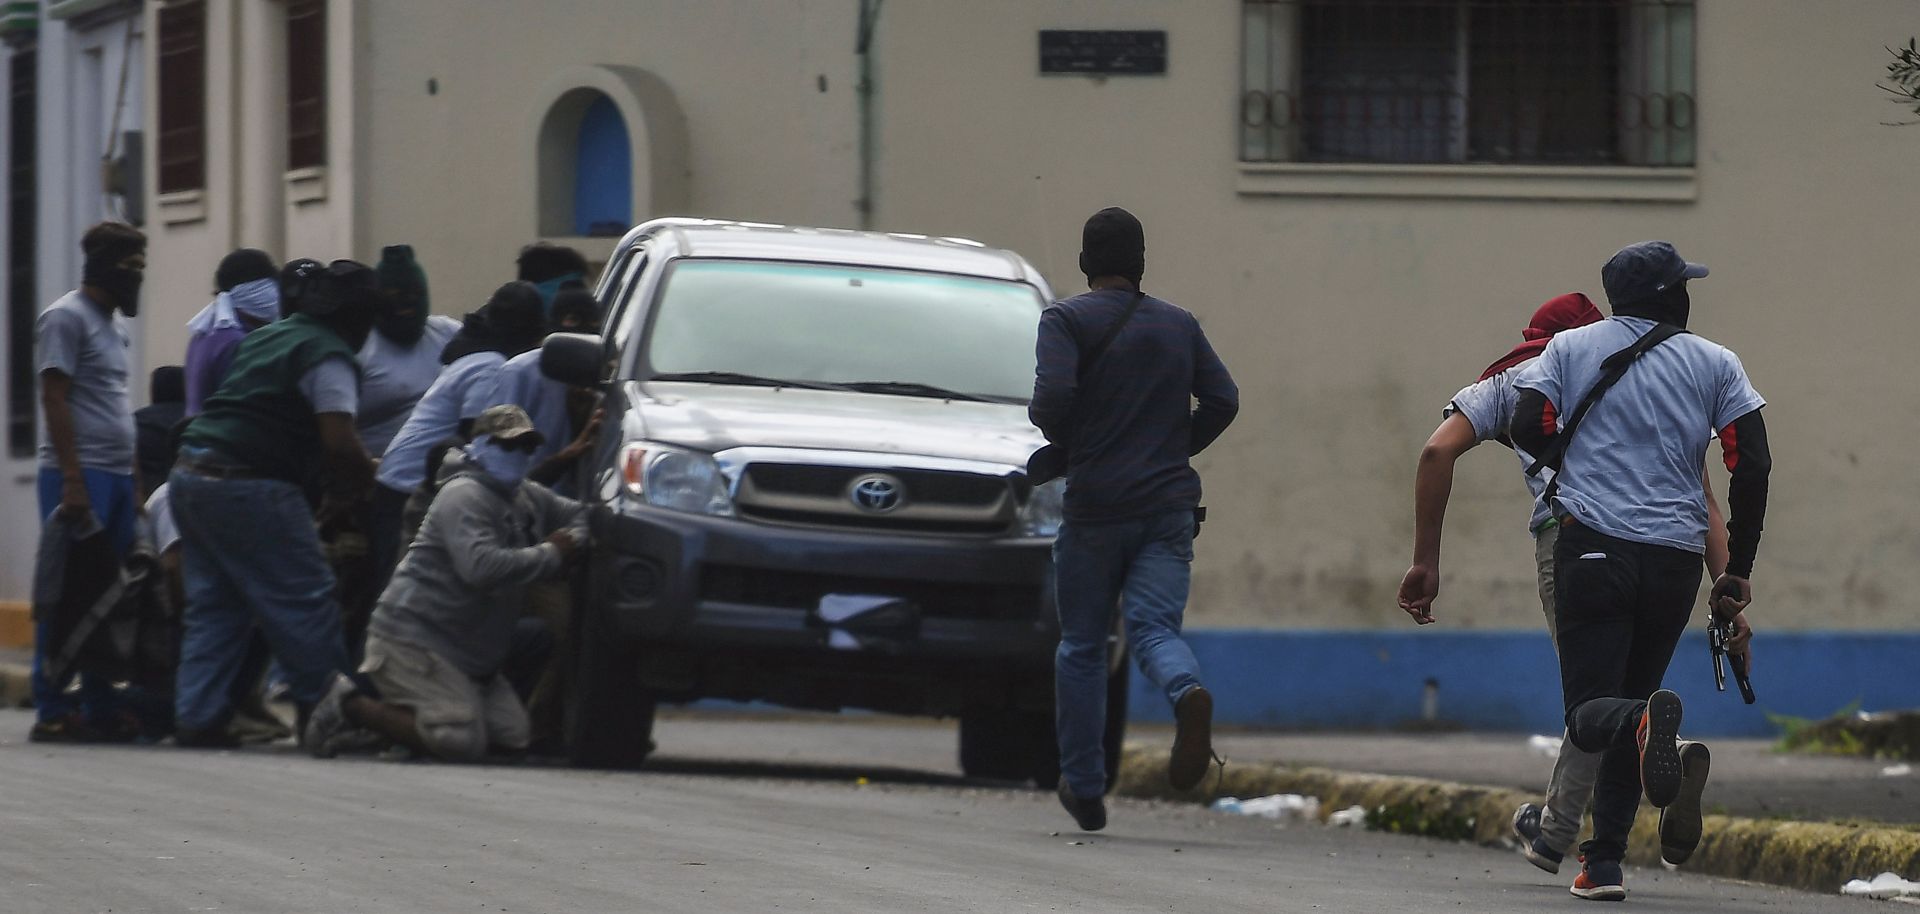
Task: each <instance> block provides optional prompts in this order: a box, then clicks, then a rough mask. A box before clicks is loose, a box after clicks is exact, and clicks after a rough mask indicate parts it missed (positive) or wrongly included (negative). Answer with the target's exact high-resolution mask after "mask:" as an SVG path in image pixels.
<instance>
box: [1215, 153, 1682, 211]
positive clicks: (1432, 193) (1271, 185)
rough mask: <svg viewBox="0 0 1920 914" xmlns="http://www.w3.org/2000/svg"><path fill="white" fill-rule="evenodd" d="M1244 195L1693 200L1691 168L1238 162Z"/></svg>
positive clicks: (1647, 201) (1239, 183)
mask: <svg viewBox="0 0 1920 914" xmlns="http://www.w3.org/2000/svg"><path fill="white" fill-rule="evenodd" d="M1234 189H1235V190H1236V191H1238V192H1239V193H1240V194H1242V195H1245V196H1282V197H1412V198H1428V199H1451V200H1475V199H1478V200H1612V201H1626V202H1644V203H1692V202H1694V201H1695V200H1696V199H1698V197H1699V184H1698V181H1697V180H1696V177H1695V174H1694V170H1693V169H1692V168H1633V167H1621V166H1595V167H1581V166H1554V165H1359V164H1354V165H1348V164H1319V163H1313V164H1308V163H1293V162H1282V163H1264V162H1242V163H1240V175H1239V180H1238V181H1237V183H1236V185H1235V188H1234Z"/></svg>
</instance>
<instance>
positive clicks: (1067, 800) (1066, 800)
mask: <svg viewBox="0 0 1920 914" xmlns="http://www.w3.org/2000/svg"><path fill="white" fill-rule="evenodd" d="M1056 792H1057V793H1058V794H1059V795H1060V805H1061V806H1062V807H1065V808H1066V810H1067V814H1068V815H1071V816H1073V821H1074V822H1076V823H1078V824H1079V826H1080V830H1081V831H1099V830H1100V829H1103V828H1106V827H1107V801H1106V800H1105V799H1104V798H1102V797H1090V798H1082V797H1076V796H1074V795H1073V788H1071V787H1068V786H1067V779H1066V778H1061V779H1060V789H1059V790H1058V791H1056Z"/></svg>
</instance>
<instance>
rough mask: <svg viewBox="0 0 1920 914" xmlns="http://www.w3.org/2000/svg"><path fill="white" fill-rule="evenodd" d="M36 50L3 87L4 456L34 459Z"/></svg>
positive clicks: (17, 62) (23, 55)
mask: <svg viewBox="0 0 1920 914" xmlns="http://www.w3.org/2000/svg"><path fill="white" fill-rule="evenodd" d="M39 57H40V55H39V52H38V51H36V50H33V49H22V50H17V51H14V52H13V59H12V60H11V61H9V62H8V79H9V82H8V84H7V147H8V149H7V152H8V155H7V172H8V173H7V280H6V289H7V452H8V454H10V455H11V456H14V457H30V456H32V455H33V452H34V449H35V446H36V441H35V435H34V431H35V429H36V428H37V426H36V424H35V423H36V420H37V417H38V414H39V412H40V404H39V402H38V400H36V399H35V396H34V383H33V375H34V371H33V321H34V318H35V317H36V316H38V315H39V313H40V300H39V297H38V296H39V292H38V291H37V290H36V289H35V288H34V285H35V282H36V279H37V278H38V276H39V273H38V271H37V270H36V269H35V261H36V260H37V259H38V256H39V248H38V242H39V237H40V234H39V228H38V227H37V226H35V225H34V222H35V220H37V219H38V218H39V205H40V192H39V182H40V179H39V167H38V166H39V162H40V153H39V149H38V146H37V140H36V137H37V136H38V129H37V126H36V122H37V120H38V117H39V108H40V105H39V99H40V96H39V84H38V77H37V72H38V70H37V67H38V64H39Z"/></svg>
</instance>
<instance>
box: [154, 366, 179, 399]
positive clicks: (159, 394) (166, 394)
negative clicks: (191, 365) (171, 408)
mask: <svg viewBox="0 0 1920 914" xmlns="http://www.w3.org/2000/svg"><path fill="white" fill-rule="evenodd" d="M147 392H148V395H149V397H150V398H151V399H152V400H153V402H155V403H185V402H187V372H186V369H184V368H181V367H180V366H178V365H162V366H160V367H159V368H155V369H154V370H153V374H152V375H150V376H149V380H148V382H147Z"/></svg>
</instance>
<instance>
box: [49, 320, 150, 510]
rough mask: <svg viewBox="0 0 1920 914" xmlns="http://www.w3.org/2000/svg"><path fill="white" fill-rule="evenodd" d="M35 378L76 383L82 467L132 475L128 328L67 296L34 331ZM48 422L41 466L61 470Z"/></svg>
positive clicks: (73, 400) (73, 403)
mask: <svg viewBox="0 0 1920 914" xmlns="http://www.w3.org/2000/svg"><path fill="white" fill-rule="evenodd" d="M33 344H34V360H33V363H34V376H35V378H36V379H38V380H41V381H42V382H43V383H44V379H43V378H42V377H41V376H42V375H44V373H45V372H47V371H48V370H57V371H59V372H60V373H61V374H64V375H66V376H67V377H68V378H69V379H71V380H72V381H73V387H72V392H71V393H69V394H68V395H67V409H68V411H69V412H71V413H72V415H73V440H74V447H75V448H76V450H78V451H79V457H80V465H81V466H82V467H86V468H89V469H95V470H106V471H109V472H113V473H129V474H130V473H132V472H133V448H134V431H133V406H132V404H131V402H130V401H129V400H128V397H127V345H128V337H127V328H126V322H125V320H124V319H122V318H121V317H120V316H119V315H118V314H111V313H110V312H108V311H106V310H104V309H102V308H101V307H100V306H99V305H96V304H94V303H93V300H92V299H90V298H87V297H86V296H85V295H82V294H80V293H79V292H77V291H75V292H68V293H67V294H65V295H63V296H61V297H60V300H59V301H56V302H54V303H53V304H52V305H51V306H49V307H48V308H47V310H45V311H42V312H41V313H40V318H39V319H38V320H36V321H35V322H34V325H33ZM45 419H46V417H45V416H42V417H41V422H40V466H42V467H49V468H54V469H58V468H59V466H60V462H59V459H58V458H57V457H55V456H54V453H53V442H52V439H50V438H49V437H47V423H46V421H45Z"/></svg>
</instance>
